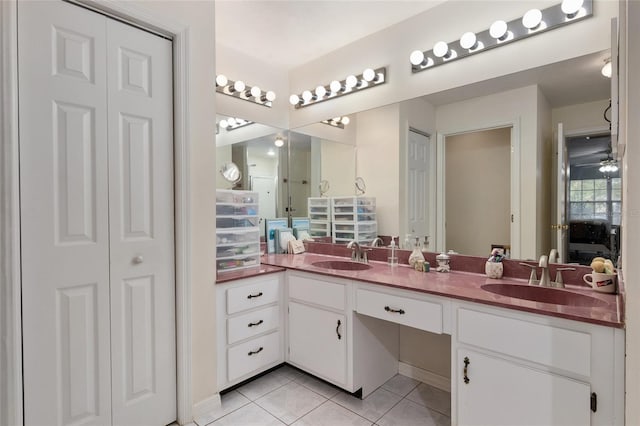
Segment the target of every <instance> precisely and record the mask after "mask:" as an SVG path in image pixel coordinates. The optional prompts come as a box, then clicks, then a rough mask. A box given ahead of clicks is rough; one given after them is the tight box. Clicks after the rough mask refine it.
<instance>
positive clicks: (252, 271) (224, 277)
mask: <svg viewBox="0 0 640 426" xmlns="http://www.w3.org/2000/svg"><path fill="white" fill-rule="evenodd" d="M284 270H285V268H283V267H279V266H273V265H267V264H264V263H261V264H260V266H256V267H255V268H246V269H240V270H238V271H230V272H222V273H219V274H218V276H217V277H216V284H222V283H226V282H228V281H233V280H239V279H242V278H250V277H255V276H257V275H264V274H273V273H274V272H281V271H284Z"/></svg>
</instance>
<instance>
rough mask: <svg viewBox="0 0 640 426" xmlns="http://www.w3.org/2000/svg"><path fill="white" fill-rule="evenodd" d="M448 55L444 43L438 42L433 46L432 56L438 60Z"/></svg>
mask: <svg viewBox="0 0 640 426" xmlns="http://www.w3.org/2000/svg"><path fill="white" fill-rule="evenodd" d="M447 53H449V45H448V44H447V43H445V42H444V41H439V42H437V43H436V44H435V45H434V46H433V54H434V55H436V56H437V57H438V58H442V57H444V56H446V55H447Z"/></svg>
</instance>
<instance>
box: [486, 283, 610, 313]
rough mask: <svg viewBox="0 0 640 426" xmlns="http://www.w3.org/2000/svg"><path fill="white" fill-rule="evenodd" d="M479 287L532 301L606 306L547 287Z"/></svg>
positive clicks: (508, 285)
mask: <svg viewBox="0 0 640 426" xmlns="http://www.w3.org/2000/svg"><path fill="white" fill-rule="evenodd" d="M481 288H482V289H483V290H485V291H488V292H490V293H495V294H500V295H502V296H507V297H514V298H516V299H524V300H531V301H532V302H542V303H552V304H555V305H566V306H579V307H592V308H593V307H605V306H608V303H607V302H605V301H604V300H600V299H596V298H595V297H591V296H587V295H585V294H579V293H573V292H568V291H563V290H559V289H555V288H549V287H536V286H531V285H520V284H485V285H483V286H482V287H481Z"/></svg>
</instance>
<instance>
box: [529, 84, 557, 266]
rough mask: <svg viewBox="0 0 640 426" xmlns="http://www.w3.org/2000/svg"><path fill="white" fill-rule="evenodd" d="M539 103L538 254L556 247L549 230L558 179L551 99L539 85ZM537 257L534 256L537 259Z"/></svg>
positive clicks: (553, 214)
mask: <svg viewBox="0 0 640 426" xmlns="http://www.w3.org/2000/svg"><path fill="white" fill-rule="evenodd" d="M537 103H538V114H537V120H538V131H537V137H538V149H539V151H538V155H539V157H538V158H539V159H540V160H539V161H540V167H539V170H540V172H539V173H538V179H539V181H540V183H539V184H538V188H540V190H539V199H538V206H537V207H538V209H537V211H536V217H537V223H538V229H537V230H538V235H537V239H536V247H537V252H536V253H538V256H539V255H541V254H544V253H549V251H550V250H551V248H552V247H554V248H555V246H556V241H555V234H553V237H554V238H553V239H552V238H551V237H552V234H551V233H550V232H549V230H551V220H552V219H553V218H555V216H556V214H555V208H556V203H555V201H554V200H553V196H554V194H555V188H556V181H555V179H554V174H553V167H552V164H553V156H555V151H554V150H553V147H554V144H553V140H552V135H553V132H552V130H553V129H552V128H551V107H550V105H549V101H547V98H545V96H544V94H543V93H542V91H541V90H540V88H539V87H538V93H537ZM536 258H537V257H534V259H536Z"/></svg>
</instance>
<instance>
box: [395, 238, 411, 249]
mask: <svg viewBox="0 0 640 426" xmlns="http://www.w3.org/2000/svg"><path fill="white" fill-rule="evenodd" d="M399 243H400V241H398V244H399ZM402 248H403V249H405V250H411V249H412V247H411V234H407V235H405V237H404V243H403V244H402Z"/></svg>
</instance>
